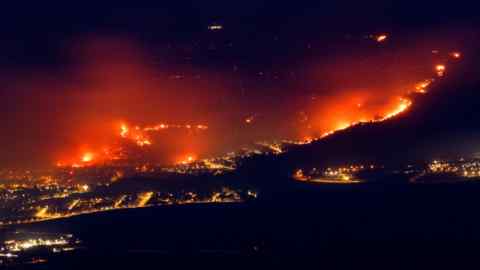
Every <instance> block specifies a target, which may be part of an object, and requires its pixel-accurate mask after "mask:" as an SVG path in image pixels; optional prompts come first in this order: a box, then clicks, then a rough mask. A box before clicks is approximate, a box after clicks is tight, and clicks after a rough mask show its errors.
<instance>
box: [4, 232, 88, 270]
mask: <svg viewBox="0 0 480 270" xmlns="http://www.w3.org/2000/svg"><path fill="white" fill-rule="evenodd" d="M25 234H27V237H25V236H24V233H19V232H17V233H15V237H13V238H11V239H9V240H6V241H4V242H3V244H0V257H4V258H7V259H16V258H19V257H20V256H22V255H24V254H25V252H27V251H30V250H34V249H39V248H42V249H46V250H48V251H49V252H52V253H58V252H65V251H72V250H75V249H76V248H78V245H79V244H80V241H79V240H78V239H76V238H74V237H73V235H71V234H41V233H38V234H37V233H25ZM42 254H44V253H43V252H42ZM42 262H46V260H45V259H42V258H38V257H34V258H32V260H31V261H30V263H32V264H35V263H42ZM0 265H1V261H0Z"/></svg>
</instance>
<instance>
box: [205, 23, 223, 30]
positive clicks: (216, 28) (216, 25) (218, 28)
mask: <svg viewBox="0 0 480 270" xmlns="http://www.w3.org/2000/svg"><path fill="white" fill-rule="evenodd" d="M222 29H223V25H221V24H212V25H209V26H208V30H211V31H218V30H222Z"/></svg>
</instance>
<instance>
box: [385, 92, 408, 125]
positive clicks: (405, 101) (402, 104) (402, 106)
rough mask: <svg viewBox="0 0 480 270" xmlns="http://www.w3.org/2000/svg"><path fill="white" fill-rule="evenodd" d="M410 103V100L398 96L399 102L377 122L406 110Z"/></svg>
mask: <svg viewBox="0 0 480 270" xmlns="http://www.w3.org/2000/svg"><path fill="white" fill-rule="evenodd" d="M411 105H412V101H410V100H409V99H406V98H400V104H399V105H398V106H397V108H395V110H393V111H392V112H390V113H388V114H387V115H385V116H384V117H383V118H382V119H380V120H378V121H377V122H381V121H385V120H387V119H390V118H392V117H395V116H396V115H398V114H400V113H402V112H404V111H406V110H407V109H408V108H409V107H410V106H411Z"/></svg>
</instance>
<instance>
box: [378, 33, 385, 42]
mask: <svg viewBox="0 0 480 270" xmlns="http://www.w3.org/2000/svg"><path fill="white" fill-rule="evenodd" d="M387 38H388V36H387V35H384V34H383V35H378V36H377V37H376V40H377V42H384V41H385V40H387Z"/></svg>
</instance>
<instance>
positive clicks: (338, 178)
mask: <svg viewBox="0 0 480 270" xmlns="http://www.w3.org/2000/svg"><path fill="white" fill-rule="evenodd" d="M375 168H377V166H375V165H350V166H342V167H328V168H326V169H323V170H321V169H317V168H313V169H311V170H310V171H309V172H308V173H306V172H305V171H304V170H303V169H297V170H295V172H294V173H293V175H292V178H293V179H294V180H296V181H301V182H313V183H324V184H358V183H362V182H363V181H362V180H361V179H358V178H357V177H356V174H357V173H359V172H361V171H365V170H373V169H375Z"/></svg>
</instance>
